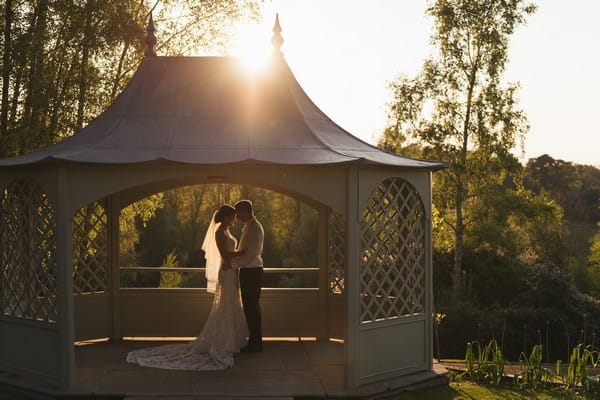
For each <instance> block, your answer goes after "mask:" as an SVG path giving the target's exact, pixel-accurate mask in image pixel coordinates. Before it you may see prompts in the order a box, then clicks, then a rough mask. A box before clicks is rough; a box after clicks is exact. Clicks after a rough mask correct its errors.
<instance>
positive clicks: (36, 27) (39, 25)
mask: <svg viewBox="0 0 600 400" xmlns="http://www.w3.org/2000/svg"><path fill="white" fill-rule="evenodd" d="M47 16H48V0H41V1H40V2H39V3H38V7H37V9H36V10H35V12H34V14H33V20H32V29H31V32H32V34H31V41H32V49H31V53H30V56H31V58H30V64H29V77H28V82H27V89H26V93H27V95H26V98H25V106H24V113H23V124H24V125H25V126H26V128H27V129H25V130H24V131H23V132H22V134H21V137H20V138H19V154H25V153H27V152H28V151H29V150H31V149H30V147H32V146H33V147H34V148H35V147H37V146H38V145H41V144H43V143H33V142H32V138H31V137H30V136H33V135H36V136H39V134H40V132H39V115H40V108H41V102H42V101H45V98H44V94H43V93H42V83H43V79H44V78H43V75H44V74H43V69H44V47H45V44H46V28H47Z"/></svg>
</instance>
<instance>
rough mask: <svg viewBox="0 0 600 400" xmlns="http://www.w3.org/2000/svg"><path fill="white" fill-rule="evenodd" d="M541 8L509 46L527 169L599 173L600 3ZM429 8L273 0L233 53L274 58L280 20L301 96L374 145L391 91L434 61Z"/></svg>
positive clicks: (390, 0)
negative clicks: (554, 161) (579, 167)
mask: <svg viewBox="0 0 600 400" xmlns="http://www.w3.org/2000/svg"><path fill="white" fill-rule="evenodd" d="M537 3H538V5H539V10H538V12H537V13H536V14H534V15H533V16H531V17H530V18H529V22H528V24H527V25H525V26H522V27H520V28H519V29H518V30H517V32H516V33H515V35H513V37H512V40H511V48H510V61H509V64H508V66H507V71H506V75H505V76H506V78H507V80H508V81H518V82H520V83H521V89H520V91H519V99H520V103H519V104H520V106H521V107H522V108H523V109H524V110H525V112H526V114H527V116H528V118H529V123H530V125H531V129H530V131H529V133H528V135H527V137H526V142H525V157H524V159H522V161H526V160H527V159H528V158H530V157H537V156H539V155H542V154H544V153H547V154H550V155H551V156H552V157H554V158H560V159H563V160H566V161H573V162H577V163H583V164H592V165H596V166H600V100H599V97H598V96H599V95H600V52H599V51H598V49H599V47H598V42H599V41H600V24H599V23H598V22H597V18H598V16H599V15H600V0H571V1H564V0H538V1H537ZM425 7H426V2H425V1H424V0H370V1H368V2H365V1H364V0H362V1H360V0H301V1H300V0H273V1H272V2H271V3H270V4H267V5H266V6H265V10H264V14H263V15H264V17H263V22H262V23H260V24H255V25H243V26H240V30H239V32H240V35H239V39H238V41H237V42H236V44H235V45H234V49H233V50H232V54H234V55H243V53H244V52H255V51H257V50H256V48H257V47H261V46H262V51H263V52H269V51H270V49H271V46H270V37H271V36H272V33H271V28H272V26H273V22H274V19H275V12H278V13H279V18H280V22H281V26H282V29H283V32H282V36H283V38H284V40H285V43H284V45H283V47H282V51H283V53H284V55H285V58H286V60H287V62H288V64H289V65H290V67H291V69H292V71H293V72H294V74H295V76H296V78H297V79H298V81H299V82H300V84H301V85H302V86H303V88H304V90H305V91H306V92H307V94H308V95H309V96H310V97H311V99H312V100H313V101H314V102H315V103H316V104H317V106H319V107H320V108H321V109H322V110H323V111H324V112H325V113H326V114H328V115H329V117H330V118H331V119H333V120H334V121H335V122H337V123H338V124H339V125H340V126H342V127H343V128H345V129H346V130H348V131H349V132H351V133H352V134H354V135H356V136H358V137H360V138H361V139H363V140H365V141H367V142H369V143H375V142H376V141H377V138H378V137H379V136H380V135H381V132H382V131H383V128H384V126H385V124H386V103H387V102H388V101H389V100H390V98H389V90H388V89H387V87H386V85H387V82H389V81H391V80H393V79H394V77H396V76H397V74H398V73H400V72H402V73H406V74H408V75H409V76H412V75H414V74H415V73H416V72H417V71H419V69H420V66H421V63H422V61H423V59H424V58H425V57H427V56H429V55H430V54H431V52H432V48H431V46H430V45H429V42H428V41H429V36H430V33H431V27H432V20H431V18H430V17H427V16H426V15H425ZM244 48H245V49H246V50H244ZM250 49H251V50H250ZM516 154H517V155H518V156H520V151H516Z"/></svg>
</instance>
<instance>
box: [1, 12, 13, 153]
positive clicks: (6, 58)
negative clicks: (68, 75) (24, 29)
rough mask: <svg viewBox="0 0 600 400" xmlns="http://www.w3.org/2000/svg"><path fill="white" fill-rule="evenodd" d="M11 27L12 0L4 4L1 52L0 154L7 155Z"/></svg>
mask: <svg viewBox="0 0 600 400" xmlns="http://www.w3.org/2000/svg"><path fill="white" fill-rule="evenodd" d="M11 29H12V0H6V2H5V4H4V49H3V52H2V105H1V107H2V112H1V113H0V156H1V157H6V156H7V155H8V149H7V146H8V143H7V142H8V140H7V137H6V135H7V134H8V107H9V105H8V90H9V82H10V73H11V63H10V61H11V60H10V53H11V49H12V45H11Z"/></svg>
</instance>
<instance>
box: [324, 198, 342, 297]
mask: <svg viewBox="0 0 600 400" xmlns="http://www.w3.org/2000/svg"><path fill="white" fill-rule="evenodd" d="M345 230H346V224H345V223H344V219H343V217H342V216H341V215H340V214H339V213H338V212H336V211H335V210H331V212H330V213H329V238H328V251H329V291H330V292H331V293H333V294H342V293H344V240H345V239H344V238H345Z"/></svg>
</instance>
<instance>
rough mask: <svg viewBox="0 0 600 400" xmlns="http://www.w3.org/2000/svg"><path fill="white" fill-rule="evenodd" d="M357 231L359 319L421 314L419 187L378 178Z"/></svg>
mask: <svg viewBox="0 0 600 400" xmlns="http://www.w3.org/2000/svg"><path fill="white" fill-rule="evenodd" d="M361 232H362V240H361V244H362V253H361V254H362V258H361V260H360V303H361V321H362V322H363V323H367V322H372V321H378V320H386V319H390V318H397V317H400V316H403V315H410V314H415V313H422V312H423V311H424V301H425V214H424V208H423V203H422V202H421V198H420V196H419V194H418V193H417V191H416V190H415V189H414V188H413V187H412V185H410V184H409V183H408V182H406V181H404V180H403V179H400V178H392V179H387V180H385V181H384V182H382V183H381V185H379V187H378V188H377V189H376V190H375V191H374V192H373V193H372V195H371V197H370V198H369V201H368V204H367V207H366V209H365V211H364V213H363V221H362V229H361Z"/></svg>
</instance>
